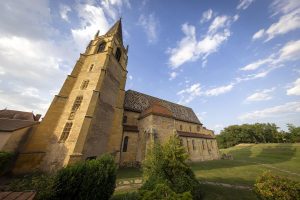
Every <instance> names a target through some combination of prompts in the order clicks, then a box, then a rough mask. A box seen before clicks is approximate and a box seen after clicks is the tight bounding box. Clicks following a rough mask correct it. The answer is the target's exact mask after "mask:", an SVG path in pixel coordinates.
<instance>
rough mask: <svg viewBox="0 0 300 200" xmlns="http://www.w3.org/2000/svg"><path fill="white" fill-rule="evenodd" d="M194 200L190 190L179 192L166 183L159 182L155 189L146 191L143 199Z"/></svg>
mask: <svg viewBox="0 0 300 200" xmlns="http://www.w3.org/2000/svg"><path fill="white" fill-rule="evenodd" d="M153 199H156V200H159V199H163V200H192V199H193V197H192V195H191V193H190V192H184V193H182V194H177V193H175V192H174V191H173V190H171V188H170V187H168V186H167V185H166V184H157V185H156V186H155V189H154V190H151V191H148V190H146V191H144V193H143V198H142V200H153Z"/></svg>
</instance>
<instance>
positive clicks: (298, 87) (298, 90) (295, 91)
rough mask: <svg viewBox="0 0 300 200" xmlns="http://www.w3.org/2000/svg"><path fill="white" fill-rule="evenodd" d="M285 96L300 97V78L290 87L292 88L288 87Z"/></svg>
mask: <svg viewBox="0 0 300 200" xmlns="http://www.w3.org/2000/svg"><path fill="white" fill-rule="evenodd" d="M286 94H287V95H300V78H298V79H297V80H296V81H295V82H294V83H293V85H292V87H290V88H289V89H288V90H287V91H286Z"/></svg>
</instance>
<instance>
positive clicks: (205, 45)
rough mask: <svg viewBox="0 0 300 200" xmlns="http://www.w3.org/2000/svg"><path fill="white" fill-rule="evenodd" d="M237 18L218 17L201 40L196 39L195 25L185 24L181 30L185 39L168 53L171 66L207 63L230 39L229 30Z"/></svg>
mask: <svg viewBox="0 0 300 200" xmlns="http://www.w3.org/2000/svg"><path fill="white" fill-rule="evenodd" d="M234 19H236V17H229V16H225V15H224V16H217V17H216V18H215V19H214V20H213V22H212V23H211V25H210V26H209V30H208V31H207V33H206V35H204V36H203V37H201V38H202V39H201V40H197V38H196V28H195V26H193V25H189V24H188V23H185V24H183V25H182V27H181V30H182V32H183V33H184V37H183V38H182V39H181V40H180V41H179V42H177V47H175V48H169V49H168V51H167V53H169V54H170V57H169V65H170V66H171V67H172V68H173V69H175V68H178V67H179V66H181V65H183V64H184V63H186V62H192V61H196V60H198V59H199V58H202V62H203V65H205V64H206V62H207V60H206V59H207V57H208V56H209V55H210V54H212V53H214V52H216V51H218V49H219V48H220V46H221V45H222V44H223V43H224V42H225V41H226V40H227V39H228V38H229V37H230V35H231V32H230V30H229V28H230V26H231V24H232V23H233V21H234Z"/></svg>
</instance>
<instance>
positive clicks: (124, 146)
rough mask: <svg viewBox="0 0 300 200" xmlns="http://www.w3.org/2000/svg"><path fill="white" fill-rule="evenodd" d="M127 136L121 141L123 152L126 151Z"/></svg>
mask: <svg viewBox="0 0 300 200" xmlns="http://www.w3.org/2000/svg"><path fill="white" fill-rule="evenodd" d="M128 139H129V138H128V136H126V137H125V138H124V142H123V152H127V146H128Z"/></svg>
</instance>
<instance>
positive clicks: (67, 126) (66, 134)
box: [59, 122, 73, 142]
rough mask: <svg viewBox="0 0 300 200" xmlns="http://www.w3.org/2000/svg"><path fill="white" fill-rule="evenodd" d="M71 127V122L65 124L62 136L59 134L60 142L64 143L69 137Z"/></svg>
mask: <svg viewBox="0 0 300 200" xmlns="http://www.w3.org/2000/svg"><path fill="white" fill-rule="evenodd" d="M72 125H73V123H72V122H67V123H66V124H65V126H64V129H63V131H62V134H61V136H60V139H59V141H60V142H65V141H66V139H67V138H68V137H69V134H70V131H71V128H72Z"/></svg>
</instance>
